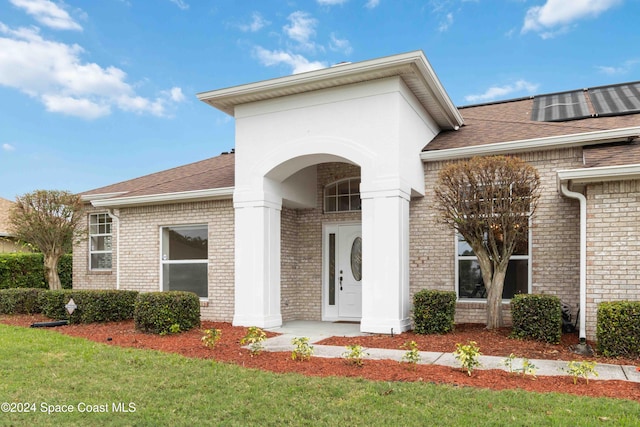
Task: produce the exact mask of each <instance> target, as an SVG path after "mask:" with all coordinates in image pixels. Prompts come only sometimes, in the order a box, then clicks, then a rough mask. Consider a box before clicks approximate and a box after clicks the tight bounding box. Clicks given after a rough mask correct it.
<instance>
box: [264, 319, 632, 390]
mask: <svg viewBox="0 0 640 427" xmlns="http://www.w3.org/2000/svg"><path fill="white" fill-rule="evenodd" d="M268 331H271V332H276V333H279V334H281V335H279V336H277V337H273V338H269V339H267V340H266V341H265V345H264V347H265V350H267V351H286V352H290V351H292V350H293V345H292V344H291V340H292V339H293V338H296V337H307V338H309V343H311V344H314V346H313V355H314V356H316V357H332V358H341V357H342V354H343V353H344V352H345V350H346V349H345V347H338V346H330V345H316V344H315V343H317V342H318V341H322V340H323V339H325V338H329V337H336V336H338V337H357V336H366V335H369V334H365V333H362V332H360V325H359V324H355V323H331V322H314V321H306V320H296V321H291V322H286V323H285V324H283V325H282V326H281V327H279V328H271V329H268ZM480 351H482V349H480ZM366 352H367V353H368V355H367V356H366V358H365V359H389V360H397V361H402V356H403V355H404V354H405V353H406V350H389V349H382V348H367V349H366ZM420 358H421V360H420V362H418V363H421V364H434V365H443V366H451V367H459V366H460V364H459V363H458V361H457V360H456V358H455V357H454V355H453V353H442V352H434V351H421V352H420ZM479 360H480V363H481V366H480V367H479V368H477V369H501V370H503V371H508V369H507V367H506V366H504V365H503V364H502V362H503V361H504V360H505V357H502V356H480V358H479ZM522 362H523V359H520V358H516V359H514V362H513V369H514V370H516V369H520V368H521V367H522ZM529 362H531V363H533V364H534V365H535V366H536V368H537V369H536V375H538V376H541V375H542V376H554V375H569V374H568V373H567V372H566V370H567V365H568V363H569V362H567V361H561V360H543V359H531V360H530V361H529ZM595 370H596V372H597V373H598V376H597V377H596V376H590V377H589V379H590V380H622V381H632V382H636V383H640V372H638V371H637V370H636V367H635V366H630V365H626V366H622V365H608V364H601V363H598V364H597V365H596V367H595Z"/></svg>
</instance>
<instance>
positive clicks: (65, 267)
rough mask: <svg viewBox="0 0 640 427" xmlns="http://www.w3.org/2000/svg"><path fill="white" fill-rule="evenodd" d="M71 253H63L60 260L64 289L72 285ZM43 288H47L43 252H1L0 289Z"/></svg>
mask: <svg viewBox="0 0 640 427" xmlns="http://www.w3.org/2000/svg"><path fill="white" fill-rule="evenodd" d="M72 261H73V257H72V255H71V254H67V255H63V256H62V258H60V261H59V262H58V275H59V276H60V282H61V283H62V288H63V289H71V286H72V279H71V276H72V270H73V266H72ZM9 288H43V289H47V288H48V286H47V282H46V280H45V275H44V256H43V255H42V254H41V253H8V254H0V289H9Z"/></svg>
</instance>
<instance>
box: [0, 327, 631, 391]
mask: <svg viewBox="0 0 640 427" xmlns="http://www.w3.org/2000/svg"><path fill="white" fill-rule="evenodd" d="M48 320H50V319H47V318H45V317H43V316H40V315H36V316H26V315H13V316H0V322H1V323H5V324H11V325H18V326H25V327H26V326H30V325H31V324H32V323H33V322H41V321H48ZM209 328H217V329H220V330H221V331H222V339H221V341H220V342H219V343H218V344H217V346H216V347H215V349H209V348H207V347H205V346H204V345H203V344H202V341H201V338H202V336H203V332H202V331H203V330H204V329H209ZM246 330H247V328H242V327H234V326H231V325H230V324H229V323H219V322H203V323H202V327H201V328H199V329H193V330H191V331H187V332H183V333H180V334H177V335H166V336H159V335H152V334H144V333H141V332H138V331H136V330H135V328H134V325H133V321H125V322H111V323H95V324H88V325H68V326H61V327H56V328H52V329H51V331H55V332H58V333H63V334H67V335H72V336H76V337H82V338H86V339H89V340H92V341H96V342H101V343H105V344H107V345H117V346H121V347H135V348H141V349H155V350H160V351H165V352H171V353H179V354H182V355H184V356H187V357H197V358H203V359H215V360H218V361H220V362H226V363H234V364H237V365H241V366H245V367H249V368H256V369H262V370H265V371H271V372H276V373H282V372H298V373H300V374H303V375H309V376H320V377H324V376H344V377H361V378H367V379H371V380H377V381H422V382H430V383H436V384H453V385H457V386H470V387H481V388H488V389H493V390H504V389H521V390H526V391H534V392H541V393H546V392H559V393H569V394H575V395H583V396H593V397H612V398H620V399H630V400H635V401H638V402H640V384H638V383H633V382H627V381H602V380H595V379H590V380H589V383H588V384H587V383H586V381H585V380H584V379H579V380H578V383H577V384H573V378H572V377H570V376H557V377H545V376H539V377H537V378H531V377H522V376H519V375H516V374H510V373H508V372H504V371H501V370H476V371H474V373H473V375H472V376H471V377H469V376H468V375H467V374H466V372H463V371H461V370H460V369H457V368H451V367H446V366H437V365H417V366H415V367H411V366H409V365H408V364H406V363H399V362H396V361H391V360H365V361H364V366H362V367H357V366H354V365H352V364H349V363H347V362H346V361H345V360H343V359H326V358H320V357H313V358H312V359H311V360H310V361H294V360H292V359H291V353H288V352H279V353H270V352H263V353H261V354H259V355H256V356H252V355H251V354H250V352H249V351H248V350H246V349H243V348H241V346H240V344H239V341H240V339H242V337H243V336H244V335H245V334H246ZM508 334H509V330H508V329H502V330H498V331H487V330H485V329H484V328H483V327H482V326H481V325H458V326H457V327H456V331H455V332H453V333H450V334H447V335H435V336H434V335H429V336H421V335H415V334H413V333H410V332H409V333H403V334H401V335H396V336H394V337H390V336H387V335H372V336H367V337H353V338H351V337H333V338H329V339H327V340H324V341H323V342H322V344H331V345H338V346H346V345H347V344H349V345H351V344H360V345H362V346H363V347H365V348H392V349H398V348H399V347H400V346H401V345H402V344H404V343H405V342H407V341H411V340H414V341H416V342H417V343H418V346H419V349H420V350H423V351H442V352H453V351H454V350H455V345H456V343H465V344H466V343H467V342H468V341H470V340H473V341H476V342H477V343H478V346H479V347H480V351H481V352H482V354H484V355H495V356H505V357H506V356H508V355H509V354H511V353H514V354H515V355H516V356H518V357H526V358H529V359H556V360H567V361H568V360H581V359H583V358H582V357H581V356H579V355H576V354H574V353H572V352H571V351H570V350H569V346H571V345H574V344H576V343H577V342H578V341H577V337H576V336H575V335H565V336H563V340H562V343H561V344H559V345H552V344H544V343H539V342H535V341H521V340H514V339H510V338H508ZM269 335H270V336H273V335H275V334H269ZM589 360H595V361H596V362H597V363H614V364H624V365H638V364H639V363H640V361H639V360H637V359H634V360H630V359H607V358H603V357H599V356H597V355H596V356H594V357H591V358H589ZM596 370H597V366H596Z"/></svg>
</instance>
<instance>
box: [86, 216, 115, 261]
mask: <svg viewBox="0 0 640 427" xmlns="http://www.w3.org/2000/svg"><path fill="white" fill-rule="evenodd" d="M111 226H112V223H111V217H110V216H109V214H107V213H96V214H91V215H89V269H90V270H111V257H112V237H113V236H112V234H111V230H112V227H111Z"/></svg>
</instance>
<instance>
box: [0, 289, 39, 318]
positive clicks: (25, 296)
mask: <svg viewBox="0 0 640 427" xmlns="http://www.w3.org/2000/svg"><path fill="white" fill-rule="evenodd" d="M43 292H45V290H44V289H39V288H13V289H0V314H33V313H40V311H41V308H40V305H39V303H38V301H39V300H38V298H39V296H40V294H41V293H43Z"/></svg>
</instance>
